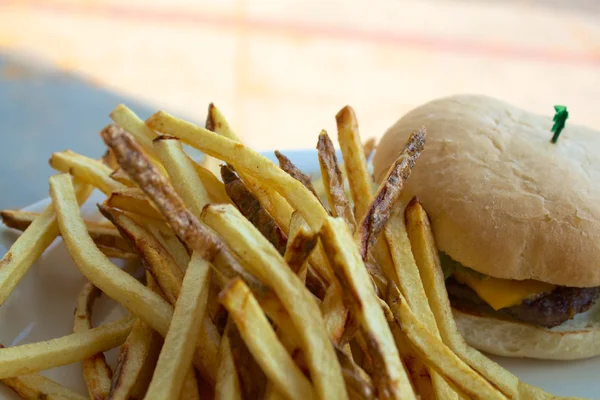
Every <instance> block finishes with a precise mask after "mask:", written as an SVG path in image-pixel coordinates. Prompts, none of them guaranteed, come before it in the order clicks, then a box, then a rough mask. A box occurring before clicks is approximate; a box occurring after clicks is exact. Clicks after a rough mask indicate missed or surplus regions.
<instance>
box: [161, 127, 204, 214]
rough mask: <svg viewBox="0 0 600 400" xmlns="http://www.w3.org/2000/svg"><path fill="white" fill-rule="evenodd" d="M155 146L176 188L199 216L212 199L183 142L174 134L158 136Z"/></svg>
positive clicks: (188, 205)
mask: <svg viewBox="0 0 600 400" xmlns="http://www.w3.org/2000/svg"><path fill="white" fill-rule="evenodd" d="M154 148H155V150H156V152H157V153H158V155H159V157H160V159H161V161H162V162H163V165H164V166H165V168H166V169H167V172H168V173H169V178H170V180H171V182H172V183H173V186H174V187H175V190H177V193H178V194H179V195H180V196H181V198H182V199H183V201H184V202H185V204H186V205H187V207H188V208H189V209H190V211H191V212H192V213H193V214H194V215H195V216H196V217H198V218H199V217H200V214H201V213H202V208H204V206H205V205H207V204H209V203H210V202H211V200H210V197H209V195H208V192H207V191H206V189H205V188H204V185H203V184H202V181H201V180H200V178H199V177H198V174H196V171H195V170H194V166H193V163H192V161H191V160H190V159H189V158H188V156H187V155H186V154H185V153H184V151H183V147H182V146H181V142H180V141H179V140H178V139H177V138H175V137H173V136H158V137H157V138H156V139H154Z"/></svg>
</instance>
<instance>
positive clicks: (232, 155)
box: [146, 111, 327, 231]
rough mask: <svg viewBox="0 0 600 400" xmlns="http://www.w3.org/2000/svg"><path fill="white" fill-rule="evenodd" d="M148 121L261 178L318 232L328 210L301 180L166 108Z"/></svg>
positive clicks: (240, 170) (267, 160)
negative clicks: (182, 118)
mask: <svg viewBox="0 0 600 400" xmlns="http://www.w3.org/2000/svg"><path fill="white" fill-rule="evenodd" d="M146 124H147V125H148V126H150V127H151V128H152V129H154V130H156V131H159V132H162V133H165V134H169V135H173V136H176V137H178V138H180V139H181V140H183V141H184V142H186V143H188V144H189V145H191V146H193V147H195V148H197V149H199V150H201V151H203V152H204V153H206V154H208V155H210V156H213V157H216V158H219V159H220V160H223V161H225V162H226V163H228V164H231V165H233V166H234V167H235V168H236V170H237V171H238V172H244V173H247V174H248V175H250V176H253V177H255V178H258V179H260V180H261V182H263V183H264V184H265V185H269V187H271V188H273V189H275V190H276V191H278V192H279V193H280V194H281V195H282V196H284V197H285V198H286V199H287V200H288V202H289V203H290V204H291V205H292V207H294V208H295V209H297V210H299V211H300V212H301V213H302V216H303V217H304V219H305V220H306V222H308V224H309V226H310V227H311V228H312V229H313V230H315V231H317V230H318V229H319V228H320V226H321V223H322V222H323V220H324V219H325V218H327V211H325V209H324V208H323V207H322V206H321V204H320V202H319V200H318V199H317V198H316V197H315V196H314V195H313V194H312V193H311V192H310V191H309V190H308V189H306V188H305V187H304V185H302V183H300V182H299V181H297V180H295V179H294V178H292V177H291V176H289V175H288V174H286V173H285V172H284V171H282V170H281V169H279V168H277V167H276V166H275V164H273V163H272V162H271V161H270V160H269V159H267V158H266V157H263V156H261V155H259V154H258V153H256V152H255V151H253V150H251V149H249V148H248V147H246V146H244V145H243V144H241V143H238V142H235V141H233V140H231V139H227V138H226V137H223V136H220V135H218V134H216V133H214V132H211V131H209V130H206V129H203V128H201V127H199V126H196V125H194V124H191V123H189V122H186V121H183V120H180V119H177V118H175V117H173V116H171V115H169V114H167V113H165V112H163V111H159V112H157V113H155V114H153V115H152V116H151V117H150V118H149V119H148V120H147V121H146ZM242 179H243V177H242Z"/></svg>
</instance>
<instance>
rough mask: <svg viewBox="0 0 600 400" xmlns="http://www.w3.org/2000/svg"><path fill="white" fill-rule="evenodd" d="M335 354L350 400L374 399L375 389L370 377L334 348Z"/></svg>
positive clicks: (343, 353) (342, 352) (344, 354)
mask: <svg viewBox="0 0 600 400" xmlns="http://www.w3.org/2000/svg"><path fill="white" fill-rule="evenodd" d="M335 350H336V351H335V353H336V355H337V357H338V361H339V362H340V365H341V367H342V373H343V374H344V381H345V382H346V388H347V389H348V397H350V399H351V400H368V399H375V398H376V396H375V387H374V386H373V381H372V380H371V377H370V376H369V375H368V374H367V373H366V372H365V371H364V370H363V369H362V368H361V367H359V366H358V365H357V364H356V363H355V362H354V361H353V360H352V358H350V357H349V356H348V355H347V354H346V353H345V352H344V351H342V350H340V349H339V348H337V347H336V349H335Z"/></svg>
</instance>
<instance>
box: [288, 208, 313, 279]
mask: <svg viewBox="0 0 600 400" xmlns="http://www.w3.org/2000/svg"><path fill="white" fill-rule="evenodd" d="M318 240H319V237H318V236H317V235H315V234H314V233H313V232H312V231H311V230H310V229H309V228H308V226H307V225H306V223H305V222H304V220H303V219H302V216H301V215H300V214H299V213H298V214H297V213H294V214H293V216H292V222H291V224H290V237H289V238H288V241H287V244H286V248H285V252H284V254H283V259H284V260H285V262H286V263H287V265H288V266H289V267H290V268H291V270H292V271H294V272H295V273H296V274H298V275H299V276H300V279H302V280H303V281H305V280H306V273H307V272H308V271H307V269H308V266H306V269H305V270H304V272H303V273H302V274H300V269H301V268H302V266H303V265H305V263H306V262H307V260H308V258H309V256H310V254H311V252H312V251H313V250H314V248H315V246H316V245H317V242H318Z"/></svg>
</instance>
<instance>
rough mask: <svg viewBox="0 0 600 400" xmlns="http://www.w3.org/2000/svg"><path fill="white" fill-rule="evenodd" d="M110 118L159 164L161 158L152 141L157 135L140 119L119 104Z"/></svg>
mask: <svg viewBox="0 0 600 400" xmlns="http://www.w3.org/2000/svg"><path fill="white" fill-rule="evenodd" d="M110 118H111V119H112V120H113V121H115V123H117V124H118V125H119V126H120V127H121V128H123V129H124V130H126V131H127V132H129V133H130V134H131V135H132V136H133V137H134V138H135V141H136V142H137V143H138V144H139V145H140V146H141V148H142V149H144V152H145V153H146V154H148V156H150V157H151V158H154V160H155V161H156V162H157V163H158V158H159V157H158V155H157V154H156V153H155V150H154V146H153V145H152V140H154V138H156V136H157V134H156V132H154V131H153V130H152V129H150V128H149V127H148V126H146V124H145V123H144V121H143V120H142V119H141V118H140V117H138V116H137V115H136V114H135V113H134V112H133V111H132V110H130V109H129V108H128V107H127V106H125V105H124V104H119V105H117V106H116V107H115V109H114V110H112V112H111V113H110ZM155 164H156V163H155Z"/></svg>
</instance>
